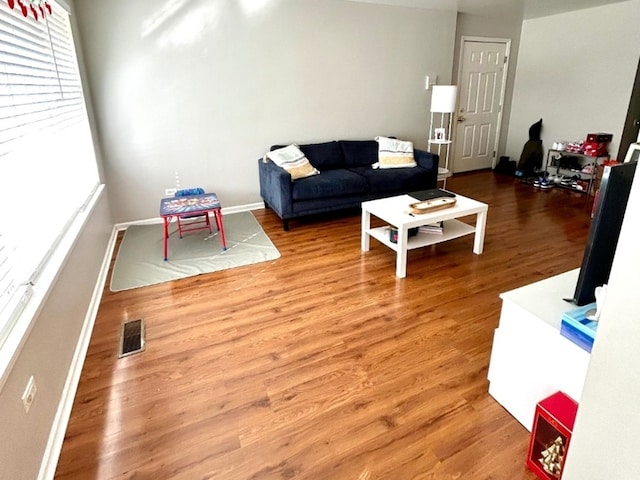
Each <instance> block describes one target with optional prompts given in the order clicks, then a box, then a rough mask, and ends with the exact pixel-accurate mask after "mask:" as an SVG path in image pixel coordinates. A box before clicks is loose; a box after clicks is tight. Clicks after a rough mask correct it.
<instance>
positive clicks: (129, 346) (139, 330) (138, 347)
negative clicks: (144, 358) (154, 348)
mask: <svg viewBox="0 0 640 480" xmlns="http://www.w3.org/2000/svg"><path fill="white" fill-rule="evenodd" d="M143 350H144V323H143V322H142V319H140V320H133V321H131V322H126V323H123V324H122V331H121V332H120V350H118V358H122V357H126V356H129V355H133V354H134V353H140V352H142V351H143Z"/></svg>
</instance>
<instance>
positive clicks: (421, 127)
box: [76, 0, 456, 222]
mask: <svg viewBox="0 0 640 480" xmlns="http://www.w3.org/2000/svg"><path fill="white" fill-rule="evenodd" d="M251 5H253V7H251ZM258 5H262V6H261V7H258ZM76 10H77V12H78V20H79V23H80V26H81V34H82V43H83V47H84V52H85V56H86V61H87V68H88V71H89V77H90V81H91V87H92V94H93V100H94V106H95V110H96V115H97V120H98V126H99V131H100V135H101V143H102V145H103V153H104V160H105V168H106V180H107V184H108V185H109V188H110V195H111V197H110V200H111V206H112V210H113V214H114V219H115V221H116V222H123V221H129V220H136V219H144V218H151V217H157V216H158V207H159V199H160V197H161V196H162V195H163V193H164V189H165V188H167V187H172V186H174V183H175V180H174V172H176V171H178V172H179V174H180V183H181V186H183V187H189V186H195V185H199V186H203V187H204V188H206V189H208V190H213V191H215V192H216V193H218V195H219V196H220V198H221V200H222V203H223V206H234V205H243V204H250V203H254V202H259V201H261V198H260V196H259V185H258V167H257V159H258V158H260V157H261V156H262V155H263V154H264V153H265V152H266V151H267V150H268V148H269V146H271V145H273V144H276V143H285V142H297V143H305V142H315V141H325V140H334V139H341V138H345V139H361V138H362V139H372V138H374V137H375V136H376V135H380V134H387V135H392V134H393V135H397V136H399V137H402V138H406V139H409V140H412V141H414V142H416V143H417V145H418V146H420V147H422V148H424V147H426V137H427V133H428V132H427V130H428V102H429V99H430V97H429V95H430V92H427V91H425V89H424V76H425V75H426V74H427V73H430V72H435V73H437V74H438V76H439V78H440V79H441V80H442V83H448V82H449V81H450V76H451V69H452V63H453V46H454V40H455V38H454V37H455V24H456V14H455V13H454V12H442V11H434V10H427V9H418V8H399V7H388V6H383V5H370V4H364V3H355V2H346V1H343V0H264V1H255V0H253V1H249V0H243V1H241V0H215V1H214V0H191V1H186V0H162V1H160V2H158V1H157V0H137V1H135V2H131V1H129V0H110V1H108V2H105V1H98V0H85V1H82V2H77V5H76Z"/></svg>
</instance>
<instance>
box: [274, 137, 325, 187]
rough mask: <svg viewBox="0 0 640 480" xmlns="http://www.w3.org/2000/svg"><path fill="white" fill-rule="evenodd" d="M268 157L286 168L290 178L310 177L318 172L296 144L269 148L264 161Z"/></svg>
mask: <svg viewBox="0 0 640 480" xmlns="http://www.w3.org/2000/svg"><path fill="white" fill-rule="evenodd" d="M267 159H270V160H271V161H272V162H273V163H275V164H276V165H278V166H279V167H281V168H283V169H284V170H286V171H287V172H288V173H289V175H291V180H297V179H299V178H305V177H310V176H311V175H317V174H319V173H320V172H319V171H318V170H317V169H315V168H314V167H313V165H312V164H311V163H309V160H308V159H307V157H306V156H305V155H304V153H303V152H302V150H300V149H299V148H298V146H297V145H289V146H287V147H284V148H279V149H277V150H271V151H270V152H269V153H267V154H266V155H265V161H267Z"/></svg>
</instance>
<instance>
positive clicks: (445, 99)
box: [429, 85, 458, 188]
mask: <svg viewBox="0 0 640 480" xmlns="http://www.w3.org/2000/svg"><path fill="white" fill-rule="evenodd" d="M457 93H458V87H456V86H455V85H434V86H433V91H432V93H431V125H430V127H429V147H430V148H431V145H437V146H438V151H437V153H438V155H439V156H440V162H442V149H443V148H445V149H446V152H445V162H444V167H438V181H442V182H443V185H442V188H446V187H447V177H450V176H451V173H450V172H449V151H450V150H451V126H452V122H453V112H455V111H456V95H457ZM434 113H435V114H437V115H439V116H440V122H437V118H436V123H434V122H433V117H434V115H433V114H434ZM445 117H448V119H447V121H445Z"/></svg>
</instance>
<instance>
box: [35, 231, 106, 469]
mask: <svg viewBox="0 0 640 480" xmlns="http://www.w3.org/2000/svg"><path fill="white" fill-rule="evenodd" d="M117 236H118V231H117V229H116V228H115V227H114V228H113V231H112V232H111V238H110V239H109V244H108V246H107V251H106V253H105V256H104V258H103V259H102V265H101V267H100V272H99V274H98V279H97V282H96V286H95V287H94V289H93V294H92V295H91V301H90V303H89V308H88V310H87V313H86V315H85V318H84V323H83V325H82V330H81V332H80V337H79V338H78V343H77V345H76V350H75V352H74V354H73V359H72V360H71V365H70V367H69V373H68V375H67V379H66V381H65V384H64V388H63V390H62V395H61V397H60V403H59V404H58V410H57V412H56V416H55V418H54V419H53V424H52V426H51V432H50V433H49V440H48V441H47V446H46V448H45V451H44V456H43V457H42V463H41V464H40V471H39V472H38V480H51V479H53V477H54V475H55V473H56V467H57V466H58V460H59V459H60V452H61V450H62V444H63V442H64V436H65V433H66V431H67V426H68V424H69V418H70V417H71V408H72V407H73V400H74V399H75V396H76V392H77V390H78V384H79V383H80V374H81V373H82V367H83V365H84V360H85V358H86V356H87V350H88V349H89V341H90V340H91V334H92V333H93V326H94V324H95V321H96V317H97V315H98V309H99V308H100V301H101V300H102V291H103V290H104V286H105V283H106V281H107V275H108V273H109V265H111V256H112V255H113V250H114V248H115V245H116V238H117Z"/></svg>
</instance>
